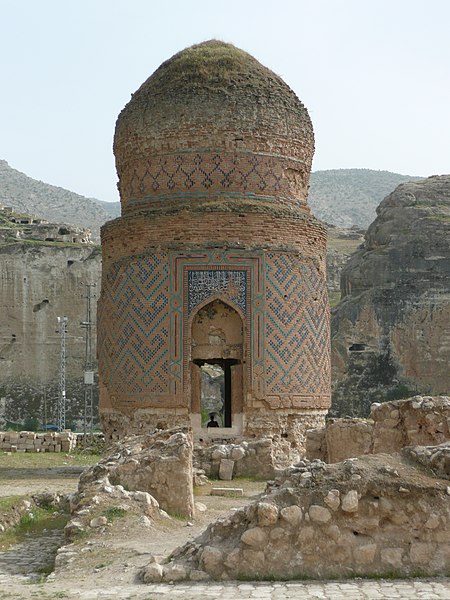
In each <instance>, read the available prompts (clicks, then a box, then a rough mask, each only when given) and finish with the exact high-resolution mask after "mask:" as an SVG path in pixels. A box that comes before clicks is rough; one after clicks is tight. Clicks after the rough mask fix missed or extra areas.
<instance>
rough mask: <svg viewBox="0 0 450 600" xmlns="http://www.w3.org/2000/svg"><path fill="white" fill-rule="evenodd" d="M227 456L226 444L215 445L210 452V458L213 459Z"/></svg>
mask: <svg viewBox="0 0 450 600" xmlns="http://www.w3.org/2000/svg"><path fill="white" fill-rule="evenodd" d="M227 457H228V448H227V447H226V446H223V445H222V446H217V448H214V450H213V451H212V452H211V458H212V459H213V460H220V459H222V458H227Z"/></svg>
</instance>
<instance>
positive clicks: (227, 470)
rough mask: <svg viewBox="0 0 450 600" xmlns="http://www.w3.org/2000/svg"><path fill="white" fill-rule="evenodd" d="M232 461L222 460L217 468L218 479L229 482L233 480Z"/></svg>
mask: <svg viewBox="0 0 450 600" xmlns="http://www.w3.org/2000/svg"><path fill="white" fill-rule="evenodd" d="M233 469H234V460H231V459H228V458H222V459H221V461H220V467H219V479H222V480H224V481H231V480H232V479H233Z"/></svg>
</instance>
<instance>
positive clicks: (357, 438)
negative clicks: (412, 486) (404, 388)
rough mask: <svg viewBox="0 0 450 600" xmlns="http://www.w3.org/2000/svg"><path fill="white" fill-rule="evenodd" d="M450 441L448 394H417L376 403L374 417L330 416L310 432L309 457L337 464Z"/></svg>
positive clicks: (307, 442)
mask: <svg viewBox="0 0 450 600" xmlns="http://www.w3.org/2000/svg"><path fill="white" fill-rule="evenodd" d="M448 440H450V399H449V398H448V396H436V397H431V396H415V397H413V398H408V399H406V400H397V401H392V402H385V403H383V404H374V405H372V408H371V414H370V419H329V420H327V421H326V425H325V427H320V428H317V429H312V430H311V431H308V432H307V439H306V457H307V458H308V459H310V460H313V459H320V460H324V461H325V462H328V463H336V462H339V461H342V460H345V459H347V458H352V457H355V456H362V455H364V454H378V453H385V452H387V453H392V452H399V451H400V450H401V449H402V448H404V447H406V446H430V445H436V444H442V443H444V442H446V441H448Z"/></svg>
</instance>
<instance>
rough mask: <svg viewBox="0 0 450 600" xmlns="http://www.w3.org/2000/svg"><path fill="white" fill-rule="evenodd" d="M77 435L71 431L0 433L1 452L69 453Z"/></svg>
mask: <svg viewBox="0 0 450 600" xmlns="http://www.w3.org/2000/svg"><path fill="white" fill-rule="evenodd" d="M76 444H77V434H76V433H72V432H71V431H61V432H55V433H53V432H46V433H34V432H33V431H3V432H0V451H2V452H71V451H72V450H74V449H75V447H76Z"/></svg>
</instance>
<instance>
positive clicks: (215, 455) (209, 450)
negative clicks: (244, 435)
mask: <svg viewBox="0 0 450 600" xmlns="http://www.w3.org/2000/svg"><path fill="white" fill-rule="evenodd" d="M193 460H194V467H195V468H197V469H201V470H203V471H204V472H205V475H206V476H207V477H212V478H214V479H217V478H218V479H224V480H231V479H233V478H234V477H259V478H261V479H270V478H272V477H273V476H274V473H275V465H274V452H273V442H272V440H271V439H263V440H258V441H254V442H247V441H242V442H240V443H230V444H215V445H213V446H207V447H201V446H200V445H196V446H195V448H194V458H193Z"/></svg>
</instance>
